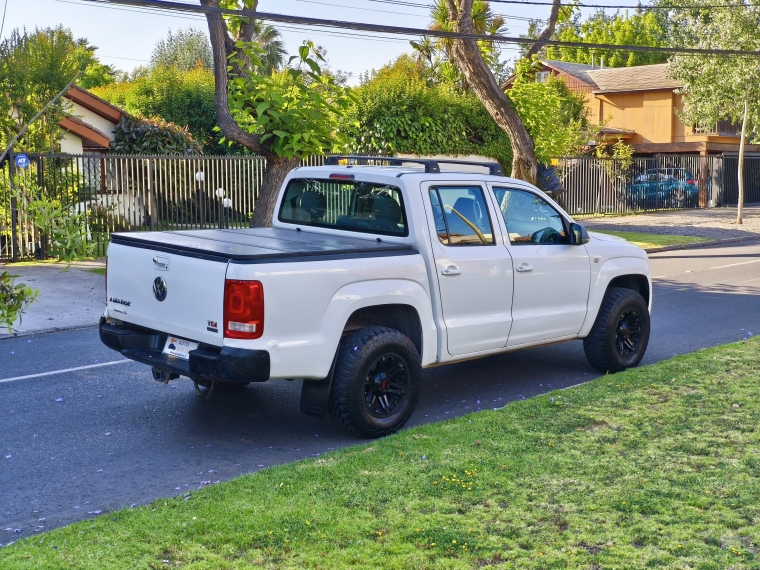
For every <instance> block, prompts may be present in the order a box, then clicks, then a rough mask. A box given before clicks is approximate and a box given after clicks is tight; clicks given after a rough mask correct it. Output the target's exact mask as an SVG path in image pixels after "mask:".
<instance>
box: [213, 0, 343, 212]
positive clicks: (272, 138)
mask: <svg viewBox="0 0 760 570" xmlns="http://www.w3.org/2000/svg"><path fill="white" fill-rule="evenodd" d="M200 2H201V5H203V6H209V7H221V8H227V9H246V10H251V11H255V10H256V8H257V6H258V0H200ZM206 19H207V21H208V27H209V36H210V38H211V47H212V51H213V54H214V79H215V93H214V107H215V110H216V116H217V121H218V123H219V127H220V129H221V130H222V133H223V134H224V136H225V138H226V139H227V140H230V141H234V142H236V143H238V144H240V145H243V146H244V147H245V148H247V149H248V150H250V151H251V152H252V153H255V154H259V155H262V156H264V157H265V158H266V159H267V166H266V170H265V172H264V178H263V180H262V184H261V189H260V190H259V196H258V197H257V201H256V206H255V209H254V212H253V217H252V219H251V225H252V226H254V227H263V226H268V225H271V223H272V215H273V213H274V208H275V202H276V199H277V195H278V192H279V190H280V186H281V185H282V182H283V181H284V179H285V177H286V176H287V174H288V172H290V171H291V170H292V169H293V168H296V167H297V166H298V165H299V164H300V162H301V159H302V158H303V157H305V156H308V155H309V154H321V153H324V152H325V151H327V150H331V148H332V146H333V145H334V143H335V142H336V141H335V136H336V133H337V132H338V121H337V115H336V110H338V109H340V108H345V107H346V106H347V105H348V103H349V99H348V95H347V90H346V89H344V88H342V87H340V86H338V85H337V84H336V82H335V79H334V77H333V76H332V75H330V74H328V73H325V72H324V71H323V70H322V68H321V67H320V65H324V63H325V62H324V58H323V57H322V55H321V53H320V52H319V50H318V49H317V48H316V46H314V45H313V44H311V43H308V44H306V45H303V46H301V47H300V48H299V50H298V55H297V56H293V57H291V63H292V62H294V61H295V62H296V63H297V66H296V67H289V68H287V69H286V70H285V71H284V72H282V73H279V74H267V73H266V69H265V64H264V61H265V56H266V51H265V49H264V48H262V46H261V45H260V44H258V43H257V42H256V41H255V34H256V30H257V28H258V26H259V25H260V24H259V23H257V21H256V20H255V19H253V18H248V17H240V16H237V15H235V16H222V15H221V14H219V13H209V14H207V15H206Z"/></svg>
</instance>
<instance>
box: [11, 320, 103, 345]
mask: <svg viewBox="0 0 760 570" xmlns="http://www.w3.org/2000/svg"><path fill="white" fill-rule="evenodd" d="M97 327H98V323H93V324H91V325H77V326H75V327H53V328H49V329H38V330H34V331H21V332H14V333H11V334H7V333H2V334H0V341H3V340H9V339H12V338H21V337H25V336H34V335H36V334H51V333H56V332H64V331H84V330H90V329H95V328H97Z"/></svg>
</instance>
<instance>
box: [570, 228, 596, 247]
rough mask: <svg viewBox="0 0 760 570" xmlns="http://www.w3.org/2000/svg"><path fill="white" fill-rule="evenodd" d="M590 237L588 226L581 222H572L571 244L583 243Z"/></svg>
mask: <svg viewBox="0 0 760 570" xmlns="http://www.w3.org/2000/svg"><path fill="white" fill-rule="evenodd" d="M590 239H591V236H589V235H588V232H587V231H586V228H584V227H583V226H582V225H580V224H570V245H583V244H584V243H588V242H589V240H590Z"/></svg>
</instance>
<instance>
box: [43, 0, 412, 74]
mask: <svg viewBox="0 0 760 570" xmlns="http://www.w3.org/2000/svg"><path fill="white" fill-rule="evenodd" d="M56 2H61V3H63V4H74V5H75V6H84V5H93V6H96V7H98V8H105V9H108V10H116V11H119V12H132V13H134V14H152V15H155V16H163V17H167V18H175V19H177V18H179V19H182V20H188V21H191V22H197V23H201V22H202V23H204V24H205V22H206V18H205V17H204V16H202V15H198V16H193V15H191V14H184V15H181V16H178V15H176V14H171V13H166V11H165V10H160V9H157V8H152V7H150V8H135V9H134V10H131V9H129V8H124V7H121V6H109V5H106V4H105V3H101V2H90V1H88V0H56ZM305 28H308V26H303V25H300V26H299V25H292V26H288V25H280V26H278V27H277V29H278V30H287V31H291V32H301V31H303V30H304V29H305ZM312 33H313V35H316V36H328V37H341V38H343V37H345V38H354V39H361V40H364V41H371V42H384V43H398V44H407V45H408V43H409V42H408V41H407V40H402V39H397V38H388V37H383V38H378V37H372V36H368V35H364V34H359V33H357V34H351V33H344V32H338V31H329V30H320V31H315V32H312ZM103 57H115V56H105V55H104V56H103ZM118 59H129V58H124V57H122V58H118ZM135 61H147V60H135Z"/></svg>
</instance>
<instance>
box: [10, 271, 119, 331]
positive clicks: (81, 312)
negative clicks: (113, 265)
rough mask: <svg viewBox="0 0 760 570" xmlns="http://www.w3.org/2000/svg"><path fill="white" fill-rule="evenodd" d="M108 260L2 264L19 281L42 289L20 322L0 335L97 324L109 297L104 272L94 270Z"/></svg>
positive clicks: (33, 287)
mask: <svg viewBox="0 0 760 570" xmlns="http://www.w3.org/2000/svg"><path fill="white" fill-rule="evenodd" d="M105 266H106V263H105V260H104V259H103V260H95V261H81V262H76V263H72V264H71V267H70V268H69V269H68V271H66V268H67V267H69V266H68V264H65V263H16V264H0V273H2V272H3V271H8V273H9V274H10V275H14V276H17V277H16V283H25V284H26V285H28V286H29V287H31V288H32V289H37V290H39V292H40V293H39V296H38V297H37V300H36V301H34V302H33V303H32V304H31V305H29V307H28V308H27V311H26V312H25V313H24V314H23V315H22V318H21V322H17V323H16V324H15V325H14V327H13V331H14V332H13V334H8V329H5V328H3V329H0V339H2V338H8V337H12V336H23V335H28V334H34V333H41V332H52V331H55V330H63V329H71V328H80V327H87V326H96V325H97V324H98V319H99V318H100V315H101V314H102V313H103V308H104V307H105V303H106V299H105V295H106V289H105V283H106V282H105V276H104V275H98V274H97V273H93V270H98V269H99V270H101V271H102V270H103V269H105Z"/></svg>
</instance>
